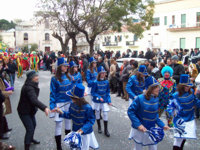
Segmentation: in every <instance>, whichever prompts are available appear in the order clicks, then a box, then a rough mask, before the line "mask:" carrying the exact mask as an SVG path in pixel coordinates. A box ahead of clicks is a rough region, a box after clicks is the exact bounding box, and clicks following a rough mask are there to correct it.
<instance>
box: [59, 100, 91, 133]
mask: <svg viewBox="0 0 200 150" xmlns="http://www.w3.org/2000/svg"><path fill="white" fill-rule="evenodd" d="M81 109H82V110H84V111H80V112H79V110H80V108H79V107H78V106H77V105H76V104H75V103H72V104H71V105H70V107H69V112H64V113H63V114H60V117H63V118H66V119H72V122H73V125H72V130H73V131H74V132H77V131H78V130H79V129H81V130H82V131H83V134H82V135H86V134H90V133H92V132H93V129H92V126H93V125H94V123H95V115H94V111H93V109H92V107H91V106H90V105H89V104H86V105H83V106H82V108H81Z"/></svg>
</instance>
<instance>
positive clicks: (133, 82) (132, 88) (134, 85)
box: [126, 75, 145, 100]
mask: <svg viewBox="0 0 200 150" xmlns="http://www.w3.org/2000/svg"><path fill="white" fill-rule="evenodd" d="M144 89H145V84H144V82H139V81H138V79H137V76H136V75H133V76H131V77H130V78H129V80H128V83H127V85H126V91H127V93H128V94H129V98H131V99H132V100H133V99H134V98H135V96H138V95H140V94H142V93H143V90H144Z"/></svg>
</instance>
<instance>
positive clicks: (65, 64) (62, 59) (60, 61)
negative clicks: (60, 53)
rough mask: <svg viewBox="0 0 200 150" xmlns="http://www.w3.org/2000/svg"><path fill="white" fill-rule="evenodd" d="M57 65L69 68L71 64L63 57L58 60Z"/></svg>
mask: <svg viewBox="0 0 200 150" xmlns="http://www.w3.org/2000/svg"><path fill="white" fill-rule="evenodd" d="M57 65H58V66H61V65H64V66H69V64H68V63H67V61H65V59H64V58H63V57H60V58H58V61H57Z"/></svg>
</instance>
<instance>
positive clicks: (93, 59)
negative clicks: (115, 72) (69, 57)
mask: <svg viewBox="0 0 200 150" xmlns="http://www.w3.org/2000/svg"><path fill="white" fill-rule="evenodd" d="M89 62H90V63H93V62H97V60H96V59H95V58H94V57H90V59H89Z"/></svg>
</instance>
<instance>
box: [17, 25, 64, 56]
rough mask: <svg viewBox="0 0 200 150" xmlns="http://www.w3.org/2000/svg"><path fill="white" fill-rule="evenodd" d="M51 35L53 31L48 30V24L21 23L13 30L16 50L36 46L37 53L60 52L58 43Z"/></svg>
mask: <svg viewBox="0 0 200 150" xmlns="http://www.w3.org/2000/svg"><path fill="white" fill-rule="evenodd" d="M52 34H53V31H52V30H50V28H49V23H48V22H45V23H42V24H37V23H36V21H26V22H22V23H20V24H18V25H17V26H16V29H15V35H16V48H22V47H23V46H24V45H31V44H37V45H38V50H39V51H44V52H49V51H60V50H61V46H60V43H59V41H58V40H57V39H55V38H54V37H53V36H52ZM64 35H65V34H63V36H64Z"/></svg>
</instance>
